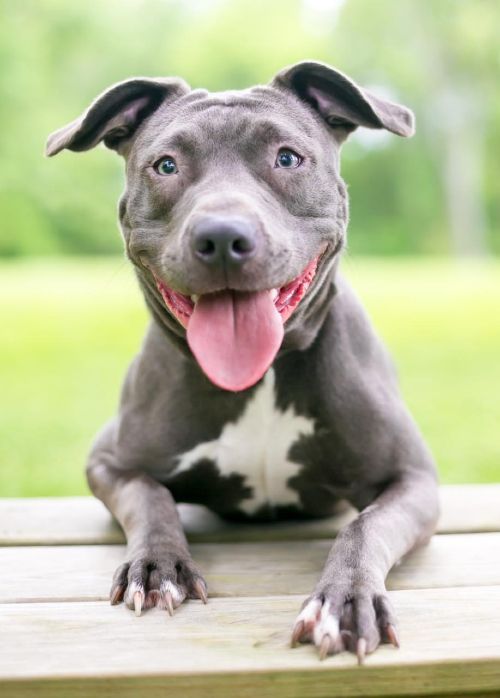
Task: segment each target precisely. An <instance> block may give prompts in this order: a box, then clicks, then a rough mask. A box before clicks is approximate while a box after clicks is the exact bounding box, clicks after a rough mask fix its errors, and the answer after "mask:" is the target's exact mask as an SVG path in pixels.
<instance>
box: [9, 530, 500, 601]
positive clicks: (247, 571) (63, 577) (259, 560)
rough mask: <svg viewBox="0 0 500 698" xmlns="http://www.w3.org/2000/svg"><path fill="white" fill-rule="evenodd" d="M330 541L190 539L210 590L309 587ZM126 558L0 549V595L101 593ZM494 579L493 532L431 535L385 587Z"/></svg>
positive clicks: (74, 550) (120, 552) (244, 592)
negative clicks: (427, 542) (221, 540)
mask: <svg viewBox="0 0 500 698" xmlns="http://www.w3.org/2000/svg"><path fill="white" fill-rule="evenodd" d="M329 547H330V542H329V541H326V540H314V541H295V542H289V543H287V544H286V545H283V543H279V542H268V543H224V544H213V543H196V544H192V545H191V551H192V553H193V556H194V559H195V560H196V561H197V563H198V564H199V566H200V568H201V570H202V571H203V573H204V574H205V577H206V580H207V582H208V586H209V591H210V595H211V596H212V597H220V596H273V595H286V594H304V595H306V594H309V593H310V592H311V590H312V588H313V586H314V584H315V582H316V581H317V579H318V577H319V574H320V572H321V569H322V566H323V564H324V562H325V560H326V556H327V554H328V550H329ZM124 558H125V548H124V546H121V545H95V546H52V547H41V546H36V547H16V548H14V547H7V548H0V570H2V572H3V573H2V574H0V601H2V602H16V603H17V602H28V601H29V602H31V601H57V600H60V601H68V600H69V601H78V600H93V601H98V600H105V599H107V598H108V592H109V587H110V583H111V577H112V574H113V572H114V571H115V569H116V567H118V565H119V564H120V563H121V562H122V561H123V560H124ZM494 584H499V585H500V533H478V534H451V535H448V536H435V537H434V538H433V539H432V541H431V542H430V544H429V545H428V546H425V547H424V548H421V549H419V550H416V551H415V552H413V553H412V554H411V555H409V556H408V557H407V558H406V559H405V560H404V561H402V562H401V564H399V565H398V566H396V567H395V568H394V569H393V571H392V572H391V574H390V575H389V578H388V588H390V589H419V588H435V587H453V586H489V585H494Z"/></svg>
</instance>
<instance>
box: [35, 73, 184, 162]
mask: <svg viewBox="0 0 500 698" xmlns="http://www.w3.org/2000/svg"><path fill="white" fill-rule="evenodd" d="M189 90H190V88H189V85H187V84H186V83H185V82H184V81H183V80H180V79H177V78H157V79H153V78H132V79H131V80H125V81H124V82H119V83H118V84H116V85H113V86H112V87H110V88H109V89H108V90H106V91H105V92H103V93H102V94H101V95H99V97H97V99H95V100H94V102H92V104H91V105H90V107H89V108H88V109H87V111H85V112H84V113H83V114H82V115H81V116H80V117H79V118H78V119H76V120H75V121H72V122H71V123H70V124H68V125H67V126H63V128H61V129H59V130H58V131H55V132H54V133H52V134H51V135H50V136H49V138H48V140H47V146H46V149H45V153H46V155H48V156H49V157H50V156H52V155H57V153H59V152H60V151H61V150H64V149H65V148H67V149H68V150H75V151H80V150H89V149H90V148H93V147H94V146H96V145H97V144H98V143H100V142H101V141H104V144H105V145H106V146H107V147H108V148H112V149H114V150H117V151H118V152H119V151H120V149H121V147H122V146H123V145H124V144H125V143H126V142H127V141H128V140H129V138H130V137H131V136H132V135H133V133H134V132H135V130H136V129H137V128H138V126H139V125H140V124H141V122H142V121H143V120H144V119H145V118H146V117H148V116H150V114H152V113H153V112H154V111H155V110H156V109H158V107H159V106H160V104H162V103H163V102H164V101H165V100H166V99H169V100H170V99H172V100H174V99H176V98H177V97H180V96H182V95H183V94H186V93H187V92H189Z"/></svg>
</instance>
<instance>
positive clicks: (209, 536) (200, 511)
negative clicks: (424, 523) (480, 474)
mask: <svg viewBox="0 0 500 698" xmlns="http://www.w3.org/2000/svg"><path fill="white" fill-rule="evenodd" d="M441 500H442V510H443V514H442V517H441V521H440V523H439V527H438V531H439V532H440V533H467V532H471V533H472V532H488V531H500V507H499V506H498V502H499V501H500V484H496V485H446V486H443V487H442V488H441ZM179 509H180V511H181V518H182V520H183V523H184V525H185V528H186V531H187V533H188V537H189V538H190V540H193V541H207V542H209V541H212V542H216V541H256V540H299V539H301V540H308V539H312V538H331V537H333V536H334V535H335V533H336V532H338V530H339V528H341V527H342V526H343V525H345V523H347V522H348V521H349V520H351V519H352V518H353V517H354V516H355V513H354V512H353V511H352V510H350V511H345V512H344V513H343V514H341V515H340V516H337V517H335V518H327V519H319V520H313V521H305V522H279V523H274V524H267V525H260V524H259V525H258V524H234V523H230V524H228V523H226V522H223V521H222V520H221V519H219V518H218V517H217V516H216V515H215V514H213V513H211V512H209V511H208V510H206V509H205V508H204V507H200V506H193V505H187V504H182V505H180V507H179ZM120 542H123V536H122V533H121V531H120V529H119V528H118V527H117V526H116V524H114V523H113V521H112V519H111V516H110V514H109V513H108V512H107V510H106V509H105V508H104V506H103V505H102V504H101V503H100V502H99V501H97V500H95V499H94V498H93V497H72V498H64V497H63V498H35V499H3V500H0V545H67V544H69V545H82V544H89V545H92V544H110V543H120Z"/></svg>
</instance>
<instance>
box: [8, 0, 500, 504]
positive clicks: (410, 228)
mask: <svg viewBox="0 0 500 698" xmlns="http://www.w3.org/2000/svg"><path fill="white" fill-rule="evenodd" d="M0 12H1V17H0V66H1V70H0V163H1V165H0V314H1V318H0V319H1V335H0V411H1V414H0V495H2V496H27V495H52V494H82V493H85V492H87V489H86V485H85V480H84V476H83V471H84V462H85V455H86V452H87V451H88V448H89V444H90V442H91V440H92V438H93V435H94V433H95V432H96V430H97V429H98V428H99V426H100V425H101V424H102V423H103V422H104V420H105V419H106V418H107V417H109V416H110V415H111V414H112V413H113V412H114V410H115V408H116V404H117V400H118V395H119V389H120V384H121V381H122V378H123V375H124V372H125V369H126V366H127V364H128V362H129V361H130V359H131V357H132V356H133V354H134V352H135V351H137V349H138V347H139V345H140V341H141V336H142V334H143V330H144V328H145V325H146V322H147V316H146V312H145V309H144V306H143V303H142V300H141V298H140V294H139V292H138V290H137V288H136V285H135V282H134V279H133V276H132V274H131V273H130V270H129V269H128V266H127V264H126V262H125V260H124V259H123V256H122V253H121V241H120V236H119V233H118V231H117V226H116V222H115V211H116V200H117V199H118V196H119V194H120V192H121V189H122V187H123V173H122V163H121V161H120V159H119V158H118V157H117V156H116V155H115V154H114V153H111V152H109V151H106V150H105V149H104V148H102V147H100V148H97V149H95V150H94V151H92V152H89V153H85V154H82V155H75V154H71V153H63V154H62V155H61V156H59V157H58V158H57V159H55V160H47V159H45V158H44V157H43V145H44V142H45V139H46V136H47V134H48V133H49V132H51V131H52V130H54V129H55V128H58V127H59V126H61V125H63V124H65V123H66V122H68V121H70V120H72V119H73V118H75V117H76V116H77V115H78V114H79V113H80V112H81V111H82V110H83V109H84V108H85V107H86V106H87V105H88V103H89V102H90V101H91V100H92V99H93V98H94V97H95V96H96V94H98V93H99V92H100V91H101V90H102V89H104V88H105V87H107V86H108V85H109V84H110V83H113V82H116V81H118V80H122V79H125V78H127V77H130V76H132V75H148V76H156V75H180V76H182V77H184V78H185V79H186V80H187V81H188V82H190V83H191V85H192V86H193V87H208V88H210V89H213V90H222V89H228V88H243V87H246V86H249V85H251V84H255V83H259V82H260V83H263V82H267V81H268V80H269V79H270V78H271V77H272V75H273V74H274V73H275V72H277V71H278V70H279V69H281V68H282V67H284V66H285V65H287V64H290V63H293V62H295V61H299V60H304V59H307V58H312V59H317V60H322V61H326V62H328V63H331V64H332V65H335V66H337V67H338V68H340V69H341V70H342V71H344V72H346V73H348V74H350V75H351V76H352V77H353V78H354V79H355V80H356V81H357V82H359V83H361V84H363V85H365V86H366V87H369V88H370V89H372V90H374V91H378V92H379V93H380V94H382V95H385V96H387V97H389V98H391V99H393V100H396V101H401V102H402V103H404V104H407V105H409V106H411V107H412V109H413V110H414V111H415V113H416V116H417V126H418V131H417V135H416V136H415V137H414V138H413V139H411V140H409V141H404V140H401V139H398V138H397V137H395V136H391V135H389V134H385V133H379V132H371V131H370V132H369V131H364V132H363V131H359V132H358V133H357V134H355V135H354V136H353V137H352V138H351V139H350V141H349V142H348V143H347V144H346V145H345V146H344V148H343V166H342V167H343V169H342V173H343V176H344V179H345V180H346V181H347V183H348V185H349V191H350V195H351V223H350V230H349V248H348V251H347V254H346V256H345V259H344V263H343V267H344V271H345V273H346V274H347V275H348V276H349V278H350V279H351V280H352V282H353V284H354V285H355V287H356V288H357V290H358V292H359V293H360V295H361V296H362V298H363V301H364V303H365V304H366V306H367V307H368V309H369V311H370V313H371V316H372V318H373V320H374V322H375V324H376V326H377V328H378V330H379V332H380V333H381V334H382V336H383V337H384V339H385V340H386V342H387V343H388V345H389V346H390V348H391V350H392V352H393V354H394V356H395V358H396V361H397V363H398V365H399V369H400V375H401V382H402V389H403V392H404V395H405V397H406V399H407V401H408V403H409V405H410V407H411V409H412V411H413V413H414V415H415V417H416V418H417V420H418V422H419V424H420V426H421V428H422V431H423V432H424V434H425V436H426V438H427V440H428V441H429V443H430V445H431V447H432V449H433V451H434V453H435V455H436V459H437V461H438V465H439V470H440V474H441V479H442V480H443V481H445V482H474V481H477V482H479V481H481V482H487V481H494V480H500V437H499V416H500V397H499V395H500V319H499V316H500V263H499V260H498V254H499V253H500V91H499V76H500V42H499V40H498V30H499V27H500V3H499V2H498V1H497V0H439V2H438V1H436V2H430V1H429V2H424V1H423V0H398V2H394V1H393V0H377V2H373V1H372V0H344V1H339V0H102V1H101V2H96V3H88V2H84V1H83V0H72V1H71V2H69V1H68V0H16V1H15V2H14V1H13V0H0Z"/></svg>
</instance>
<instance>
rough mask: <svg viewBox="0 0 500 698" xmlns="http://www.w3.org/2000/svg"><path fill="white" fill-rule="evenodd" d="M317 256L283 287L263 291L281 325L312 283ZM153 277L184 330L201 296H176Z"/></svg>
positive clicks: (233, 291)
mask: <svg viewBox="0 0 500 698" xmlns="http://www.w3.org/2000/svg"><path fill="white" fill-rule="evenodd" d="M321 257H322V254H320V255H318V256H317V257H315V258H314V259H313V260H312V261H311V262H309V264H308V265H307V267H306V268H305V269H304V270H303V271H302V272H301V273H300V274H299V275H298V276H296V277H295V278H294V279H292V280H291V281H289V282H287V283H286V284H285V285H284V286H281V287H277V288H270V289H268V290H267V293H268V294H269V297H270V298H271V300H272V302H273V304H274V307H275V309H276V312H277V313H278V315H279V317H280V318H281V321H282V323H285V322H286V321H287V320H288V318H289V317H290V316H291V315H292V314H293V312H294V311H295V310H296V309H297V307H298V305H299V303H300V302H301V301H302V299H303V298H304V296H305V295H306V293H307V291H308V289H309V287H310V285H311V284H312V282H313V280H314V277H315V276H316V271H317V269H318V263H319V261H320V258H321ZM153 276H154V278H155V282H156V286H157V288H158V290H159V292H160V293H161V296H162V298H163V302H164V303H165V306H166V308H167V310H168V311H169V312H170V313H171V314H172V315H173V316H174V317H175V319H176V320H177V321H178V322H179V323H180V324H181V325H182V326H183V327H184V328H185V329H187V328H188V325H189V321H190V319H191V316H192V315H193V312H194V309H195V306H196V304H197V303H198V302H199V300H200V298H201V296H199V295H197V294H192V295H189V296H188V295H185V294H183V293H179V291H175V290H174V289H173V288H171V287H169V286H167V284H166V283H165V282H164V281H162V280H161V279H160V278H158V276H156V274H154V273H153ZM225 291H229V292H231V293H232V294H234V296H235V297H236V298H237V297H238V295H239V294H241V295H243V294H251V293H252V291H237V290H233V289H230V288H228V289H225ZM218 293H220V291H217V292H215V293H213V294H204V295H205V296H212V295H213V296H216V295H217V294H218ZM256 329H257V328H256Z"/></svg>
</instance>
